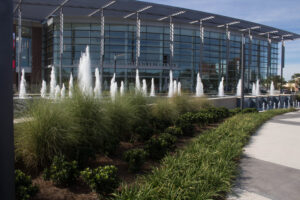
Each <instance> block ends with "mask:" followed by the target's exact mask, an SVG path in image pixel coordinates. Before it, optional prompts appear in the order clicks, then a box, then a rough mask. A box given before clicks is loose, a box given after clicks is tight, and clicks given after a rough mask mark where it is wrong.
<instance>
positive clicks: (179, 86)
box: [177, 82, 181, 96]
mask: <svg viewBox="0 0 300 200" xmlns="http://www.w3.org/2000/svg"><path fill="white" fill-rule="evenodd" d="M177 94H178V96H181V83H180V82H178V87H177Z"/></svg>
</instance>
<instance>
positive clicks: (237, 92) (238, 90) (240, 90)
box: [236, 79, 242, 97]
mask: <svg viewBox="0 0 300 200" xmlns="http://www.w3.org/2000/svg"><path fill="white" fill-rule="evenodd" d="M236 96H238V97H240V96H242V79H240V80H239V82H238V84H237V87H236Z"/></svg>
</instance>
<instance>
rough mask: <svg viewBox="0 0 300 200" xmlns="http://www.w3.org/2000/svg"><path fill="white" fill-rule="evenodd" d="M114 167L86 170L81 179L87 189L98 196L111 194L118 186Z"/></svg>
mask: <svg viewBox="0 0 300 200" xmlns="http://www.w3.org/2000/svg"><path fill="white" fill-rule="evenodd" d="M117 171H118V169H117V168H116V167H115V166H112V165H111V166H104V167H98V168H96V169H90V168H86V169H85V170H84V171H82V172H81V177H82V179H83V180H84V182H86V183H87V184H88V185H89V187H90V188H91V189H92V190H93V191H95V192H96V193H98V194H99V195H100V196H107V195H109V194H111V193H112V192H113V191H114V190H115V189H116V188H117V187H118V186H119V184H120V180H119V178H118V176H117Z"/></svg>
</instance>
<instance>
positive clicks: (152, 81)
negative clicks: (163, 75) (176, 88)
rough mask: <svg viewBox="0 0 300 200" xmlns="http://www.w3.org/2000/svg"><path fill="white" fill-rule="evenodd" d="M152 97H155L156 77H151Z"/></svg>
mask: <svg viewBox="0 0 300 200" xmlns="http://www.w3.org/2000/svg"><path fill="white" fill-rule="evenodd" d="M150 97H155V85H154V78H152V79H151V91H150Z"/></svg>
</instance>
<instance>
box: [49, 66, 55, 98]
mask: <svg viewBox="0 0 300 200" xmlns="http://www.w3.org/2000/svg"><path fill="white" fill-rule="evenodd" d="M55 88H56V75H55V67H54V66H52V70H51V75H50V98H51V99H54V98H55Z"/></svg>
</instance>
